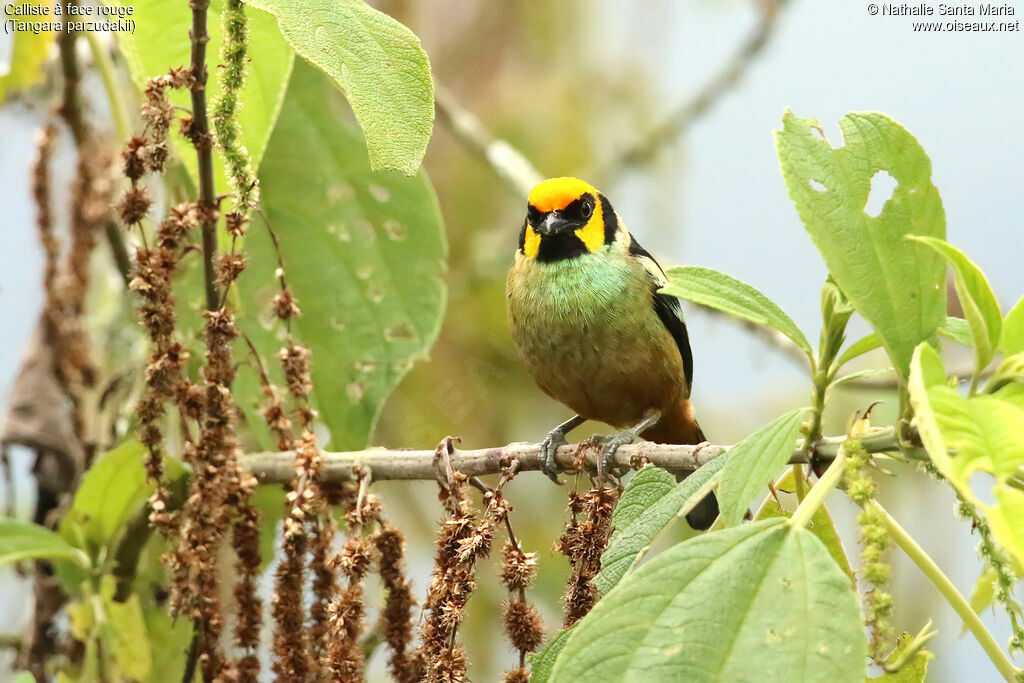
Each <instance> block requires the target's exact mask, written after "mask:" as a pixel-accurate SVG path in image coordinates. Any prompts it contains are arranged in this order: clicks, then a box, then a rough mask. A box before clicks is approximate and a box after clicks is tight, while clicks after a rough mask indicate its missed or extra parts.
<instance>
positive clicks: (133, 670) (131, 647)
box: [99, 574, 153, 681]
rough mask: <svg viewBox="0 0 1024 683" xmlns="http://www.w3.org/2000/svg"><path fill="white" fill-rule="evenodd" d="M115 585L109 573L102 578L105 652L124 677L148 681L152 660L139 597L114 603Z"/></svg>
mask: <svg viewBox="0 0 1024 683" xmlns="http://www.w3.org/2000/svg"><path fill="white" fill-rule="evenodd" d="M116 583H117V582H116V581H115V579H114V577H113V576H111V575H109V574H107V575H105V576H104V577H103V581H102V585H101V588H100V591H101V594H102V596H103V611H104V617H105V618H104V620H103V621H102V622H101V623H100V628H99V635H100V637H101V638H102V639H103V641H104V642H105V643H106V644H107V647H106V648H105V651H107V652H109V653H110V655H111V656H112V657H113V659H114V662H115V663H116V664H117V668H118V669H119V671H120V673H121V678H123V679H124V680H128V679H130V680H136V681H145V680H148V679H149V676H150V670H151V668H152V664H153V659H152V653H151V652H150V639H149V638H148V637H147V634H146V622H145V621H144V620H143V617H142V607H141V606H140V604H139V596H138V595H136V594H135V593H132V594H131V596H129V598H128V599H127V600H125V601H124V602H118V601H117V600H114V592H115V590H116V589H117V587H116Z"/></svg>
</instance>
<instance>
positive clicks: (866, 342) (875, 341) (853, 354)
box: [835, 332, 882, 370]
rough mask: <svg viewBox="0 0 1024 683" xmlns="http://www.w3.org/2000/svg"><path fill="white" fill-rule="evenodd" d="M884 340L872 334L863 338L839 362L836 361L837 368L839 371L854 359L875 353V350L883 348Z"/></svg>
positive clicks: (847, 349)
mask: <svg viewBox="0 0 1024 683" xmlns="http://www.w3.org/2000/svg"><path fill="white" fill-rule="evenodd" d="M881 346H882V338H881V337H879V336H878V335H877V334H875V333H874V332H872V333H871V334H869V335H868V336H866V337H861V338H860V339H858V340H857V341H855V342H854V343H852V344H850V345H849V346H848V347H847V348H846V350H845V351H843V353H842V355H841V356H839V360H837V361H836V364H835V367H836V369H837V370H838V369H839V368H841V367H843V366H844V365H846V364H847V363H849V362H850V361H851V360H853V359H854V358H858V357H860V356H863V355H864V354H865V353H869V352H871V351H874V350H875V349H878V348H881Z"/></svg>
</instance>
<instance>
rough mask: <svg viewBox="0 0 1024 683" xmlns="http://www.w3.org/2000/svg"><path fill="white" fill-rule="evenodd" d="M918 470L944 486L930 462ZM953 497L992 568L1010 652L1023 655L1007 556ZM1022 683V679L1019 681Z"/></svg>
mask: <svg viewBox="0 0 1024 683" xmlns="http://www.w3.org/2000/svg"><path fill="white" fill-rule="evenodd" d="M921 468H922V469H923V470H924V471H925V472H927V473H928V474H930V475H931V476H932V477H933V478H935V479H936V480H937V481H941V482H945V481H946V477H944V476H943V475H942V473H941V472H939V470H938V469H937V468H936V467H935V465H934V464H932V463H930V462H924V463H921ZM953 492H954V493H956V497H957V505H956V514H957V516H958V517H960V518H961V519H965V520H968V521H969V522H971V525H972V526H973V527H974V529H976V530H977V531H978V536H980V537H981V541H980V542H979V543H978V554H979V555H980V556H981V558H982V559H983V560H984V561H985V563H986V564H987V565H988V566H989V567H991V568H992V571H993V573H994V574H995V575H996V580H995V589H996V591H995V599H996V602H998V603H999V604H1000V605H1002V607H1003V609H1005V610H1006V613H1007V614H1008V615H1009V616H1010V627H1011V631H1012V634H1011V636H1010V643H1009V650H1010V652H1011V653H1012V652H1024V614H1022V613H1021V607H1020V604H1018V602H1017V601H1016V600H1015V599H1014V597H1013V592H1014V586H1015V585H1016V583H1017V579H1018V578H1020V577H1018V576H1017V572H1016V571H1015V570H1014V568H1013V564H1012V563H1011V561H1010V558H1009V556H1007V554H1006V551H1005V550H1004V549H1003V548H1002V546H1000V545H999V544H998V543H997V542H996V540H995V539H994V538H993V537H992V529H991V527H989V525H988V520H987V519H985V515H983V514H981V513H980V512H978V508H976V507H975V506H974V504H973V503H971V502H970V501H969V500H966V499H965V498H964V497H963V496H962V495H961V494H960V492H959V491H957V490H956V488H955V487H953ZM1022 680H1024V678H1022Z"/></svg>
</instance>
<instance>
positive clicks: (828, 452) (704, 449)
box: [241, 427, 924, 484]
mask: <svg viewBox="0 0 1024 683" xmlns="http://www.w3.org/2000/svg"><path fill="white" fill-rule="evenodd" d="M845 440H846V437H845V436H830V437H826V438H824V439H822V441H821V442H820V443H819V444H818V447H817V449H816V452H817V455H818V457H819V458H822V459H825V460H831V459H832V458H834V457H835V455H836V453H837V452H838V450H839V446H840V444H842V443H843V442H844V441H845ZM861 441H862V443H863V444H864V448H865V449H867V451H868V452H870V453H880V452H884V451H895V450H900V449H901V443H900V442H899V440H898V438H897V434H896V431H895V430H894V429H893V428H892V427H889V428H886V429H880V430H878V431H876V432H872V433H871V434H869V435H867V436H865V437H863V438H862V439H861ZM902 445H903V446H906V444H902ZM728 448H729V446H717V445H713V444H703V445H697V446H676V445H671V444H656V443H647V442H644V443H637V444H631V445H628V446H622V447H621V448H619V450H618V452H616V454H615V465H617V466H618V467H619V468H630V467H634V466H639V465H640V464H641V463H644V462H650V463H652V464H654V465H657V466H658V467H661V468H664V469H666V470H668V471H669V472H673V473H680V474H681V473H687V472H692V471H694V470H696V469H697V468H698V467H700V466H701V465H703V464H705V463H707V462H708V461H710V460H712V459H714V458H716V457H718V456H719V455H721V454H722V453H723V452H725V451H726V450H727V449H728ZM598 453H599V447H597V446H592V445H589V444H587V443H586V442H583V443H582V444H573V445H569V446H562V447H561V448H559V449H558V455H557V461H558V465H559V466H560V467H561V468H562V469H563V470H566V471H570V472H571V471H575V468H576V465H575V463H577V462H579V461H580V459H581V458H582V464H583V466H584V467H586V468H587V469H589V470H591V471H594V470H595V469H596V456H597V455H598ZM904 453H905V454H907V455H910V456H911V457H924V456H923V455H918V453H917V452H916V451H914V450H913V449H909V450H908V449H906V448H904ZM294 457H295V456H294V453H292V452H290V451H288V452H276V453H274V452H267V453H254V454H251V455H247V456H245V457H244V458H242V462H241V464H242V467H243V468H244V469H246V470H248V471H249V472H250V473H251V474H253V475H255V476H256V478H257V479H259V480H260V482H261V483H278V484H287V483H289V482H290V481H291V479H292V476H293V474H294V465H293V462H294ZM322 457H323V465H322V467H323V469H322V470H321V474H320V476H321V478H322V481H324V482H337V481H357V480H358V479H359V475H358V472H359V470H360V469H361V468H368V469H369V470H370V471H371V472H372V473H373V479H375V480H378V481H380V480H384V479H398V480H410V479H424V480H434V479H437V478H438V477H439V476H440V475H441V470H440V469H439V468H438V465H437V462H436V450H435V449H433V448H431V449H425V450H392V449H387V448H368V449H366V450H362V451H349V452H335V453H331V452H324V453H323V454H322ZM506 458H512V459H515V460H516V461H518V463H519V465H518V469H519V470H524V471H525V470H530V471H537V470H540V445H539V444H535V443H512V444H508V445H507V446H498V447H495V448H479V449H470V450H463V449H459V448H453V452H452V454H451V463H452V467H453V468H454V469H456V470H458V471H459V472H462V473H463V474H465V475H467V476H470V477H472V476H480V475H484V474H497V473H499V472H501V471H502V464H501V463H502V462H503V461H504V462H505V463H506V466H507V460H505V459H506ZM790 462H793V463H798V462H803V463H805V462H807V458H806V455H805V454H804V452H803V443H802V442H798V443H797V446H796V448H795V449H794V451H793V457H792V458H791V460H790Z"/></svg>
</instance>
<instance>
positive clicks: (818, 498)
mask: <svg viewBox="0 0 1024 683" xmlns="http://www.w3.org/2000/svg"><path fill="white" fill-rule="evenodd" d="M845 468H846V449H845V448H844V447H842V446H840V447H839V452H838V453H837V454H836V459H835V460H833V461H832V464H831V465H829V467H828V469H827V470H826V471H825V474H824V475H822V477H821V479H819V480H818V483H817V484H815V485H814V486H812V487H811V492H810V493H808V494H807V497H806V498H804V500H803V502H802V503H800V505H799V506H797V509H796V511H795V512H794V513H793V516H792V517H790V518H789V523H790V524H792V525H793V527H794V528H797V529H803V528H804V527H805V526H807V523H808V522H810V521H811V517H813V516H814V513H815V512H816V511H817V510H818V508H819V507H821V504H822V503H824V502H825V496H827V495H828V494H829V493H830V492H831V491H832V489H834V488H835V487H836V484H838V483H839V479H840V478H841V477H842V476H843V470H844V469H845Z"/></svg>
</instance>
